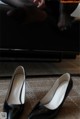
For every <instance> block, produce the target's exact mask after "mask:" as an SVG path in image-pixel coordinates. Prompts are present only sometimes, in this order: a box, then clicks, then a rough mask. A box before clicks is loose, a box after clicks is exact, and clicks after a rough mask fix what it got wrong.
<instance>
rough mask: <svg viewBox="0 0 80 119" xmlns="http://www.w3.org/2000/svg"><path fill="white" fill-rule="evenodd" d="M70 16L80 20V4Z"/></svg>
mask: <svg viewBox="0 0 80 119" xmlns="http://www.w3.org/2000/svg"><path fill="white" fill-rule="evenodd" d="M71 16H72V17H77V18H79V19H80V3H79V4H78V6H77V8H76V9H75V10H74V11H73V12H72V13H71Z"/></svg>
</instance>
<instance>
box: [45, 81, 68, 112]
mask: <svg viewBox="0 0 80 119" xmlns="http://www.w3.org/2000/svg"><path fill="white" fill-rule="evenodd" d="M67 86H68V81H65V82H63V83H61V84H60V85H59V87H58V88H57V90H56V92H55V94H54V95H53V98H52V99H51V101H50V102H49V103H48V104H46V105H44V106H45V107H46V108H48V109H50V110H54V109H56V108H58V106H59V105H60V104H61V103H62V101H63V99H64V96H65V92H66V89H67ZM48 96H49V95H48Z"/></svg>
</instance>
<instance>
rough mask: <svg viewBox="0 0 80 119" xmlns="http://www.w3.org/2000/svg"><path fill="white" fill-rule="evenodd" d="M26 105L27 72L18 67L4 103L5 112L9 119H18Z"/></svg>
mask: <svg viewBox="0 0 80 119" xmlns="http://www.w3.org/2000/svg"><path fill="white" fill-rule="evenodd" d="M24 103H25V71H24V68H23V67H22V66H18V67H17V68H16V70H15V72H14V74H13V76H12V80H11V83H10V86H9V89H8V92H7V96H6V99H5V102H4V106H3V110H4V112H6V113H7V119H18V116H19V115H20V114H21V113H22V111H23V108H24Z"/></svg>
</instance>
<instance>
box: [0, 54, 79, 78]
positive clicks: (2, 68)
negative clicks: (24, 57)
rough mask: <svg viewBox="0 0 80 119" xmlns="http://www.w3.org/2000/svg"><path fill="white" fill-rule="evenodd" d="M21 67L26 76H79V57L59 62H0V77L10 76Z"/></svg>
mask: <svg viewBox="0 0 80 119" xmlns="http://www.w3.org/2000/svg"><path fill="white" fill-rule="evenodd" d="M18 65H22V66H24V68H25V71H26V75H27V76H34V77H35V76H36V75H37V76H38V75H39V76H41V75H42V77H43V76H45V75H53V74H63V73H65V72H69V73H70V74H76V75H77V74H79V75H80V55H78V56H77V57H76V59H63V60H62V61H61V62H57V63H56V62H0V76H12V74H13V72H14V70H15V68H16V67H17V66H18Z"/></svg>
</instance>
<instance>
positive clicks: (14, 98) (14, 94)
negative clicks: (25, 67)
mask: <svg viewBox="0 0 80 119" xmlns="http://www.w3.org/2000/svg"><path fill="white" fill-rule="evenodd" d="M14 78H15V79H14V81H13V85H12V89H11V92H10V95H9V97H8V100H7V102H8V104H21V102H22V103H24V98H25V97H24V96H25V83H24V85H23V82H24V77H23V75H22V74H17V75H16V76H15V77H14ZM22 85H23V89H22V94H21V95H20V93H21V88H22ZM20 96H21V97H20ZM20 100H21V102H20Z"/></svg>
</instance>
